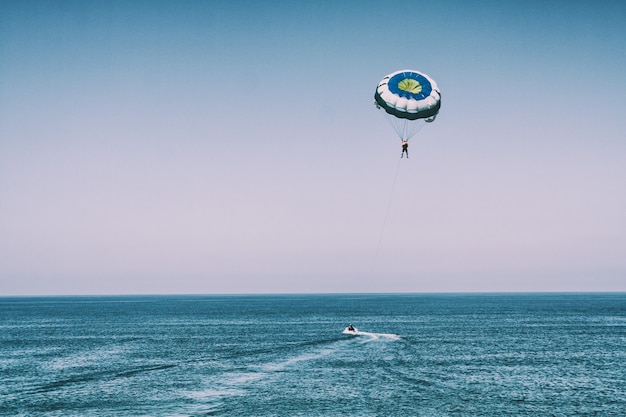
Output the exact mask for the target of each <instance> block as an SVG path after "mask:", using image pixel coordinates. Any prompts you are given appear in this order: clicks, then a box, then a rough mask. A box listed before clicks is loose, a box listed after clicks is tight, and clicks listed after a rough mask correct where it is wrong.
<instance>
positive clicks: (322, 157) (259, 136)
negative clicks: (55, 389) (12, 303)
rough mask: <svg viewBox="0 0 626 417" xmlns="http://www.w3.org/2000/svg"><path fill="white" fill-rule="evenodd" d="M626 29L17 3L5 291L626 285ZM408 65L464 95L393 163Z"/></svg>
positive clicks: (4, 58) (414, 13)
mask: <svg viewBox="0 0 626 417" xmlns="http://www.w3.org/2000/svg"><path fill="white" fill-rule="evenodd" d="M624 21H626V3H624V2H620V1H599V2H598V1H576V2H571V1H548V2H544V1H541V2H540V1H528V2H513V1H473V2H466V1H441V2H423V1H415V2H412V3H405V4H398V2H391V1H390V2H368V1H359V2H356V1H355V2H348V1H347V2H333V1H329V2H325V1H324V2H322V1H318V2H287V1H285V2H253V1H249V2H243V1H182V2H176V1H172V2H167V1H161V2H158V1H145V2H141V1H134V2H125V1H119V2H116V1H108V2H97V1H93V2H91V1H76V2H73V1H59V2H55V1H45V2H29V1H3V2H2V3H0V294H4V295H13V294H126V293H275V292H370V291H375V292H403V291H416V292H422V291H626V256H624V254H626V214H625V213H626V193H625V192H624V190H626V140H625V139H626V118H625V117H624V114H625V113H626V104H625V101H624V97H626V83H624V80H623V77H624V74H626V27H625V26H624V24H623V22H624ZM405 68H413V69H417V70H420V71H423V72H425V73H427V74H429V75H430V76H431V77H432V78H434V79H435V80H436V81H437V83H438V84H439V87H440V89H441V92H442V103H443V104H442V110H441V113H440V115H439V117H438V118H437V120H436V121H435V123H432V124H430V125H427V126H426V127H425V128H424V129H422V130H421V131H420V132H419V134H418V135H417V136H416V137H414V138H413V139H411V144H410V148H409V152H410V156H411V159H409V160H406V159H404V160H402V161H398V158H399V156H400V142H399V140H398V139H397V137H396V136H395V133H394V132H393V131H392V129H391V127H390V126H389V125H388V124H387V122H386V121H385V119H384V117H383V116H382V115H381V114H379V112H377V111H376V109H375V108H374V106H373V104H372V103H373V93H374V89H375V87H376V85H377V83H378V81H379V80H380V79H381V78H382V77H383V76H385V75H386V74H388V73H391V72H393V71H396V70H399V69H405ZM399 162H400V165H398V163H399ZM396 170H397V172H398V176H397V180H396V181H395V187H394V178H395V174H396ZM392 189H393V194H391V192H392ZM387 213H388V216H386V214H387ZM385 218H386V219H387V221H386V222H385ZM381 231H382V239H380V236H381Z"/></svg>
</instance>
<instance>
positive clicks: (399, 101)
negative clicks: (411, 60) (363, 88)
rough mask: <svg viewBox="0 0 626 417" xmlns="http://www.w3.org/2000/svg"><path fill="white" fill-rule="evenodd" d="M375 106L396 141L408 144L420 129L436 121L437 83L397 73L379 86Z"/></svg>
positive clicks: (415, 74)
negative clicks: (395, 136) (391, 127)
mask: <svg viewBox="0 0 626 417" xmlns="http://www.w3.org/2000/svg"><path fill="white" fill-rule="evenodd" d="M374 100H375V101H374V104H375V105H376V107H377V108H378V109H382V110H384V111H385V116H387V119H388V120H389V121H390V123H391V125H392V126H393V128H394V130H395V131H396V133H397V134H398V137H399V138H400V139H401V140H402V141H405V140H407V141H408V140H409V139H410V138H411V137H413V136H414V135H415V134H416V133H417V132H418V131H419V130H420V129H421V128H422V127H423V126H424V123H430V122H432V121H434V120H435V117H437V113H439V108H440V107H441V93H440V92H439V87H437V83H435V81H434V80H433V79H432V78H430V77H429V76H428V75H426V74H424V73H421V72H419V71H414V70H402V71H396V72H393V73H391V74H389V75H387V76H386V77H385V78H383V79H382V81H381V82H380V83H378V87H377V88H376V92H375V93H374Z"/></svg>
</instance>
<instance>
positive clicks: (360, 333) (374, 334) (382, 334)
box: [358, 330, 401, 340]
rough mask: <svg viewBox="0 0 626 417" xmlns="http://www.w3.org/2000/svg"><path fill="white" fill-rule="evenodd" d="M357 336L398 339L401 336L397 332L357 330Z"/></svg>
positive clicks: (370, 338) (374, 338)
mask: <svg viewBox="0 0 626 417" xmlns="http://www.w3.org/2000/svg"><path fill="white" fill-rule="evenodd" d="M358 336H366V337H368V338H369V340H377V339H380V338H383V339H389V340H400V339H401V337H400V336H398V335H397V334H393V333H370V332H362V331H360V330H359V333H358Z"/></svg>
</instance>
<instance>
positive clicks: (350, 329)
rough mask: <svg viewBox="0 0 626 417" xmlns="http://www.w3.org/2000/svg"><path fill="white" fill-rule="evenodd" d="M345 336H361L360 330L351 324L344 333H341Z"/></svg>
mask: <svg viewBox="0 0 626 417" xmlns="http://www.w3.org/2000/svg"><path fill="white" fill-rule="evenodd" d="M341 333H343V334H349V335H352V336H356V335H358V334H359V329H357V328H356V327H354V326H353V325H351V324H349V325H348V327H346V328H345V329H343V332H341Z"/></svg>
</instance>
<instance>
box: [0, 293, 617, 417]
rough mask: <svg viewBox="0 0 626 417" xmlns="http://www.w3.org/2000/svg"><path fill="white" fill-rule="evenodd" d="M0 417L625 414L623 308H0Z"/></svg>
mask: <svg viewBox="0 0 626 417" xmlns="http://www.w3.org/2000/svg"><path fill="white" fill-rule="evenodd" d="M348 323H352V324H353V325H355V326H356V327H357V328H358V329H359V330H360V331H361V332H362V334H360V335H358V336H349V335H343V334H342V333H341V332H342V330H343V328H344V327H345V326H346V325H347V324H348ZM0 415H2V416H533V417H534V416H626V294H482V295H479V294H468V295H463V294H427V295H419V294H406V295H400V294H398V295H277V296H270V295H263V296H121V297H37V298H27V297H11V298H0Z"/></svg>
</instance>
